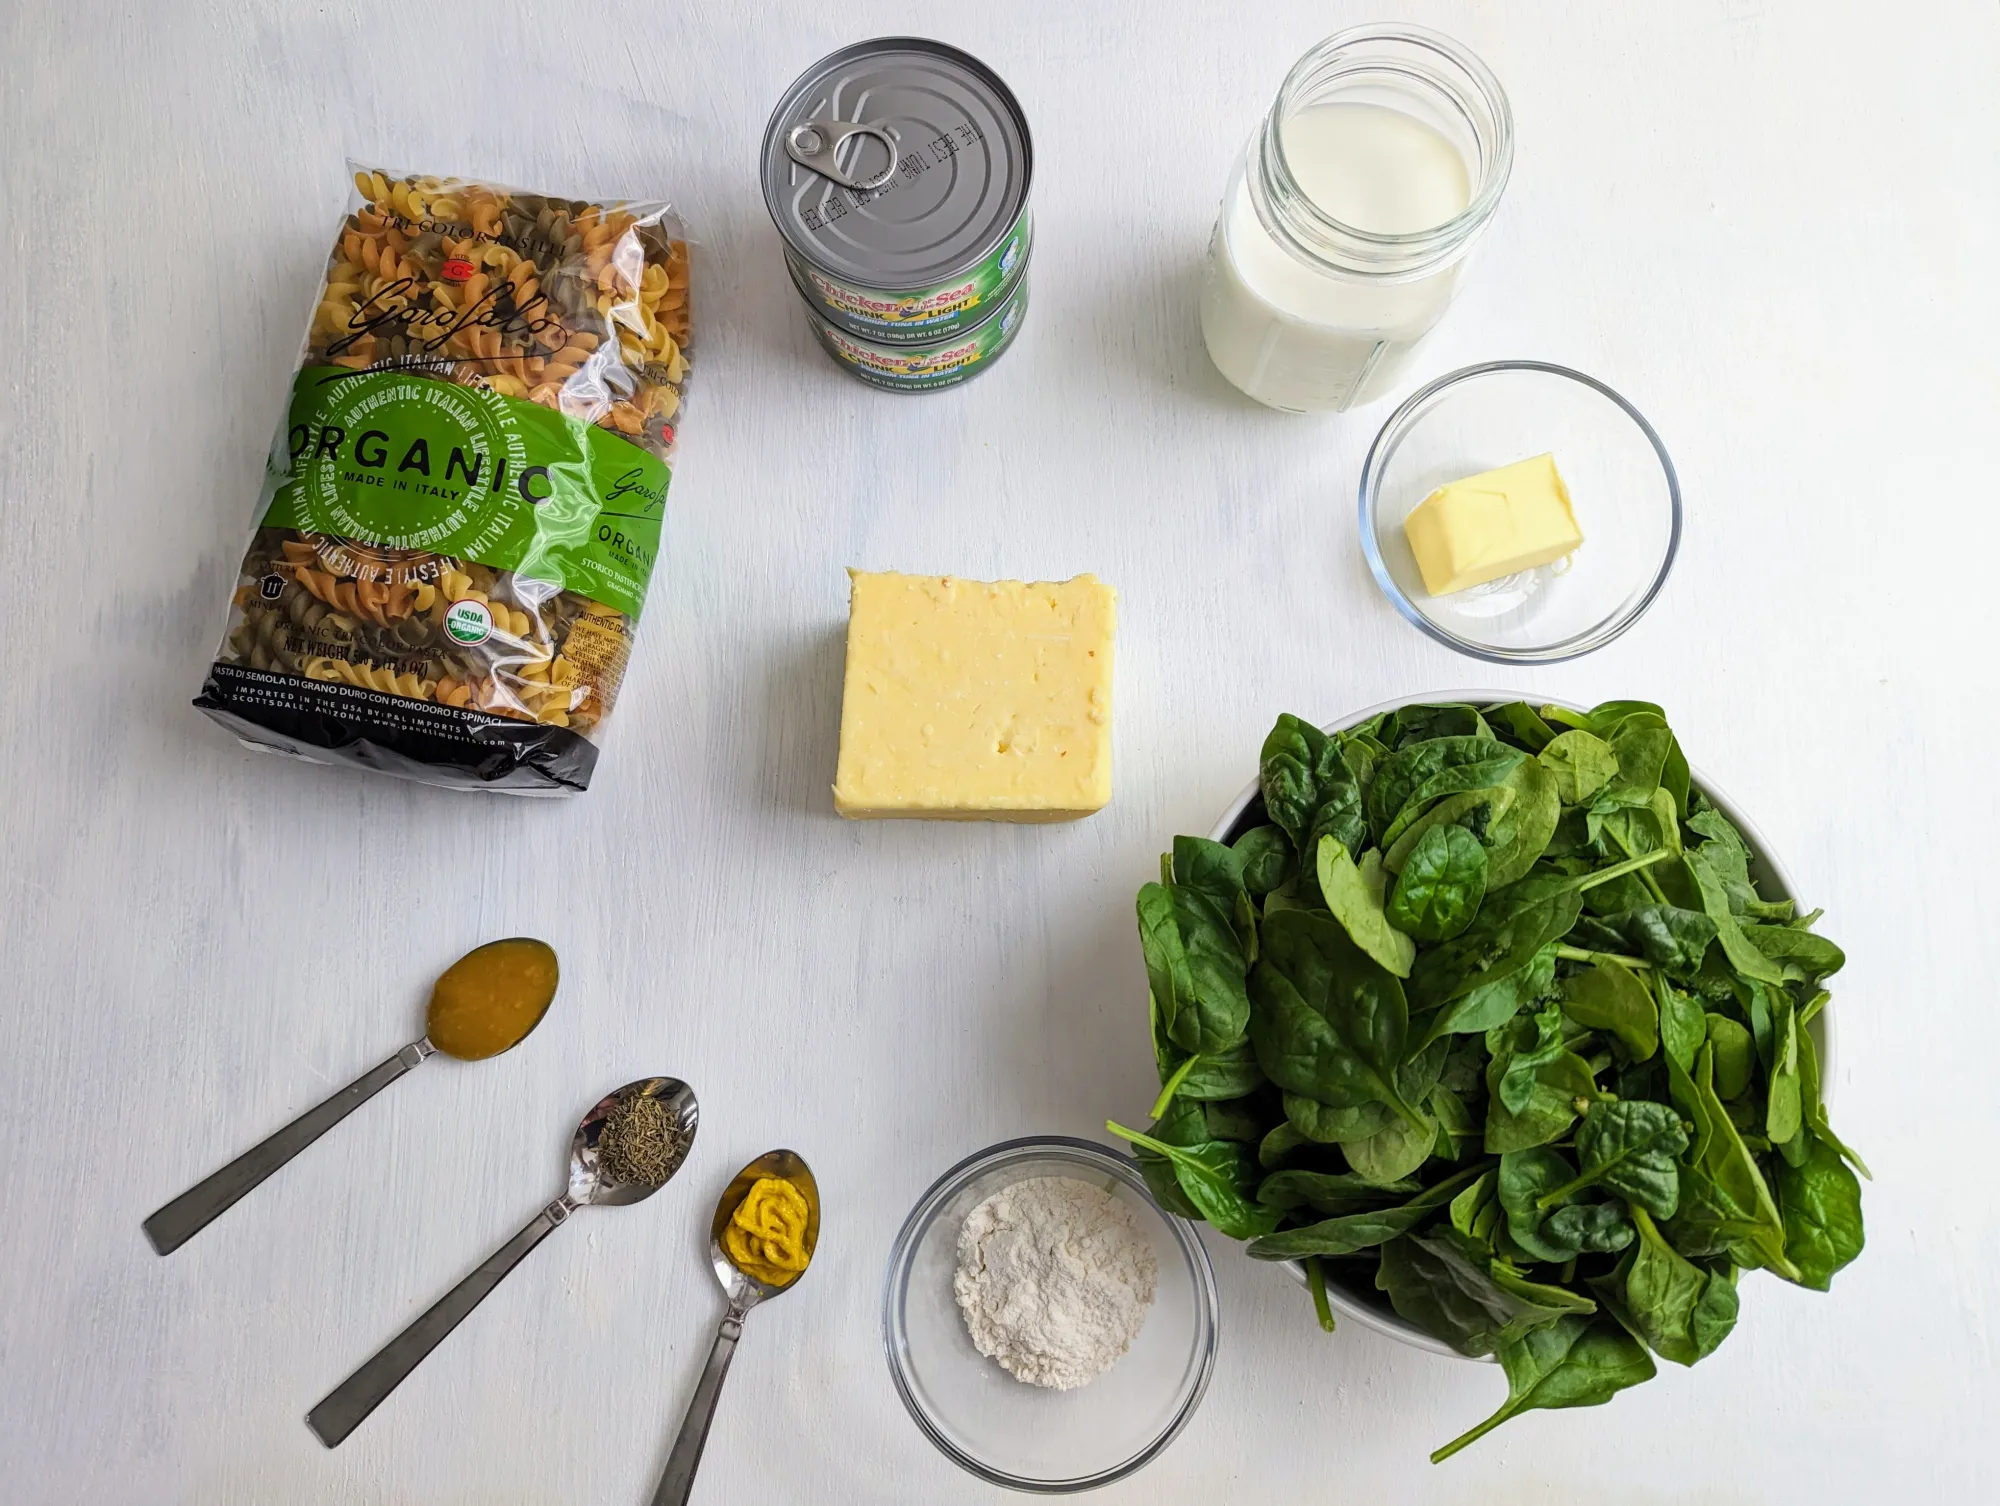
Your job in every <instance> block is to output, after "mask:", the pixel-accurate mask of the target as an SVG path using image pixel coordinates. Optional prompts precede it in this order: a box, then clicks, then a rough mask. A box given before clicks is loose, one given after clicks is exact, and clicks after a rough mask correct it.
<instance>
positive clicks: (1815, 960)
mask: <svg viewBox="0 0 2000 1506" xmlns="http://www.w3.org/2000/svg"><path fill="white" fill-rule="evenodd" d="M1743 934H1744V935H1745V936H1747V937H1748V938H1749V939H1750V944H1751V945H1752V946H1754V947H1756V948H1757V950H1758V951H1760V952H1762V953H1763V954H1764V955H1765V956H1766V957H1768V958H1770V959H1771V961H1773V962H1775V963H1777V964H1778V966H1779V967H1780V968H1782V969H1783V970H1784V971H1785V974H1786V976H1787V977H1791V975H1792V974H1793V973H1794V972H1796V974H1797V975H1798V976H1797V979H1796V980H1795V981H1798V982H1802V983H1809V984H1814V985H1817V984H1818V983H1819V982H1820V980H1821V979H1823V978H1828V977H1831V976H1832V975H1833V974H1835V973H1837V972H1839V971H1840V970H1841V969H1842V968H1843V967H1845V966H1847V954H1846V953H1845V952H1843V951H1841V949H1840V948H1839V947H1837V946H1835V945H1834V944H1833V943H1832V942H1830V941H1828V940H1827V939H1826V938H1825V937H1824V936H1819V935H1815V934H1814V933H1813V932H1811V931H1802V930H1800V929H1799V928H1798V927H1796V926H1765V925H1746V926H1744V927H1743Z"/></svg>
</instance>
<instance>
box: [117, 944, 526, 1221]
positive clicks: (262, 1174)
mask: <svg viewBox="0 0 2000 1506" xmlns="http://www.w3.org/2000/svg"><path fill="white" fill-rule="evenodd" d="M507 952H518V953H520V954H521V955H520V956H518V957H514V958H511V959H507V960H510V961H511V962H513V963H515V964H518V965H519V966H520V967H521V969H522V971H523V975H524V977H526V978H527V980H528V983H529V991H528V992H526V993H524V994H523V995H522V996H521V997H520V998H519V999H518V1000H516V1001H515V1008H514V1010H513V1011H512V1017H511V1018H510V1020H508V1021H507V1022H505V1028H504V1030H503V1031H502V1033H501V1034H499V1035H498V1036H492V1037H487V1038H485V1039H475V1038H473V1037H470V1036H468V1035H467V1034H466V1032H465V1028H464V1021H463V1019H462V1016H461V1006H462V1002H463V1001H462V999H461V998H460V994H459V988H458V985H459V984H460V983H461V982H462V980H464V979H466V978H467V977H469V976H471V975H472V974H474V973H476V972H477V971H478V970H479V969H480V968H481V967H482V966H486V965H490V964H491V963H493V962H495V961H498V960H502V959H503V958H504V956H505V954H506V953H507ZM556 978H557V970H556V954H555V951H554V949H553V948H551V947H550V946H549V944H548V943H547V942H546V941H536V940H534V939H533V938H532V937H528V936H511V937H509V938H508V939H507V940H505V941H489V942H487V943H486V945H485V946H480V947H474V948H473V949H472V950H471V951H469V952H467V953H466V954H465V955H464V956H463V957H461V958H459V959H458V961H456V962H454V963H453V964H452V965H451V966H450V967H448V968H446V969H445V970H444V972H443V973H442V974H440V975H439V977H438V980H437V982H436V983H435V984H433V985H432V987H431V1001H430V1007H429V1008H428V1009H426V1010H425V1012H424V1035H423V1038H422V1039H421V1040H415V1041H412V1042H410V1044H409V1045H407V1046H405V1047H404V1048H403V1049H402V1050H401V1051H398V1052H397V1053H396V1054H395V1055H394V1056H392V1057H390V1058H389V1059H388V1060H387V1061H385V1062H383V1063H382V1065H381V1066H379V1067H376V1068H375V1069H374V1070H372V1071H369V1072H364V1073H363V1074H362V1075H361V1076H359V1077H357V1078H356V1079H355V1080H354V1081H353V1082H351V1083H349V1084H348V1085H347V1086H346V1087H344V1088H342V1089H341V1090H340V1091H339V1092H338V1093H335V1094H334V1095H333V1096H332V1097H331V1098H329V1099H327V1100H326V1101H325V1102H323V1103H320V1104H317V1105H315V1106H314V1107H312V1108H309V1109H307V1110H306V1111H305V1112H304V1113H303V1114H301V1115H299V1117H298V1118H296V1119H294V1120H293V1121H292V1122H291V1123H290V1124H288V1125H286V1126H285V1127H284V1128H283V1129H281V1130H279V1131H278V1132H277V1133H276V1134H275V1135H273V1136H271V1137H270V1139H268V1140H266V1141H264V1142H263V1144H261V1145H258V1146H256V1147H255V1148H254V1149H251V1150H247V1151H245V1152H244V1153H243V1154H242V1155H240V1156H238V1157H237V1158H236V1159H235V1160H234V1161H231V1162H230V1163H229V1164H228V1165H227V1166H225V1167H223V1168H222V1170H220V1171H218V1172H215V1173H214V1174H212V1175H211V1176H209V1177H207V1178H206V1179H204V1180H202V1181H199V1182H197V1183H195V1184H194V1186H192V1187H190V1188H189V1189H188V1190H187V1191H186V1192H183V1193H182V1194H181V1195H180V1196H179V1197H177V1198H175V1199H174V1200H173V1201H172V1202H171V1203H168V1204H167V1205H166V1206H165V1207H164V1208H162V1209H160V1210H159V1212H157V1213H155V1214H154V1215H153V1216H152V1217H151V1218H149V1219H147V1220H146V1222H145V1224H144V1228H145V1230H146V1238H147V1239H148V1240H150V1241H152V1245H153V1249H154V1252H155V1253H157V1254H160V1255H171V1254H172V1253H173V1252H174V1251H175V1250H178V1249H179V1248H180V1247H181V1246H182V1245H184V1244H186V1243H187V1242H188V1241H189V1240H190V1239H192V1238H194V1237H195V1235H197V1234H199V1233H200V1232H201V1231H202V1230H203V1229H206V1228H207V1227H208V1226H209V1225H210V1224H211V1223H213V1222H214V1221H215V1220H216V1219H217V1218H218V1217H220V1216H221V1215H222V1214H223V1213H224V1212H226V1211H227V1210H228V1209H229V1208H231V1207H233V1206H234V1205H235V1204H236V1202H237V1200H238V1199H239V1198H241V1197H242V1196H243V1195H244V1194H245V1193H246V1192H248V1191H249V1190H250V1189H251V1188H252V1187H255V1186H256V1185H257V1184H258V1183H260V1182H262V1181H263V1180H264V1179H265V1178H266V1177H268V1176H270V1175H271V1173H272V1172H274V1171H276V1170H277V1169H278V1168H279V1167H280V1166H283V1165H284V1164H285V1163H286V1162H287V1161H289V1160H291V1159H292V1157H293V1156H296V1155H297V1154H298V1153H299V1152H300V1151H302V1150H304V1149H305V1148H306V1147H307V1146H308V1145H310V1144H312V1143H313V1141H315V1140H317V1139H318V1138H319V1137H320V1136H321V1135H323V1134H325V1133H326V1132H327V1131H328V1130H330V1129H332V1128H333V1127H334V1126H335V1125H336V1124H338V1123H340V1121H341V1120H343V1119H345V1118H346V1117H347V1116H348V1115H349V1114H351V1113H353V1112H354V1111H355V1110H356V1109H358V1108H360V1107H361V1105H362V1104H364V1103H366V1102H367V1101H368V1100H369V1099H371V1098H373V1097H374V1096H375V1095H376V1094H377V1093H379V1092H381V1091H382V1090H383V1089H384V1088H386V1087H388V1086H389V1084H390V1083H392V1082H394V1081H395V1080H396V1079H397V1078H399V1077H401V1076H402V1075H403V1074H404V1073H405V1072H407V1071H409V1070H410V1069H411V1068H412V1067H417V1066H421V1065H423V1063H424V1061H425V1060H426V1059H427V1058H429V1057H431V1056H433V1055H435V1054H437V1053H439V1052H442V1053H443V1054H444V1055H446V1056H451V1057H456V1058H457V1059H459V1060H460V1061H482V1060H484V1059H485V1058H486V1057H489V1056H498V1055H499V1054H500V1053H501V1052H502V1051H509V1050H512V1049H513V1048H514V1047H515V1046H518V1045H520V1044H521V1042H522V1041H524V1040H526V1039H527V1037H528V1033H529V1032H530V1031H531V1030H533V1029H534V1028H535V1027H536V1026H537V1025H539V1024H541V1022H542V1017H543V1016H544V1015H546V1014H547V1013H548V1012H549V1005H550V1003H551V1002H552V1001H553V1000H554V999H555V996H556ZM434 1036H443V1037H444V1040H443V1042H442V1043H440V1044H436V1045H434V1044H432V1038H433V1037H434Z"/></svg>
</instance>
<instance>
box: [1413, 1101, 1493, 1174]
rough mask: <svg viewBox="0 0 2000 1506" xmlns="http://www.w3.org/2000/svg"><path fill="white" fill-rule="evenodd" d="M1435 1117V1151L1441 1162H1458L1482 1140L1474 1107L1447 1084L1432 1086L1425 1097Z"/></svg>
mask: <svg viewBox="0 0 2000 1506" xmlns="http://www.w3.org/2000/svg"><path fill="white" fill-rule="evenodd" d="M1424 1107H1425V1108H1426V1109H1427V1110H1429V1112H1430V1116H1431V1118H1432V1119H1434V1120H1436V1121H1437V1139H1436V1142H1435V1146H1434V1148H1433V1150H1432V1151H1431V1154H1432V1155H1433V1156H1436V1157H1437V1158H1438V1159H1439V1160H1440V1161H1457V1160H1460V1159H1462V1158H1463V1157H1464V1155H1465V1154H1466V1152H1467V1151H1469V1150H1472V1149H1473V1148H1474V1147H1475V1146H1477V1144H1478V1143H1479V1139H1480V1136H1481V1133H1482V1131H1481V1128H1480V1123H1479V1120H1477V1119H1475V1118H1474V1117H1473V1115H1472V1110H1471V1109H1470V1108H1468V1107H1467V1106H1466V1103H1465V1100H1464V1099H1462V1098H1460V1097H1459V1096H1458V1094H1456V1093H1454V1092H1453V1091H1452V1090H1451V1089H1450V1088H1447V1087H1446V1086H1445V1085H1444V1084H1443V1083H1439V1084H1438V1085H1437V1086H1436V1087H1434V1088H1432V1089H1431V1096H1430V1097H1429V1098H1426V1099H1425V1100H1424Z"/></svg>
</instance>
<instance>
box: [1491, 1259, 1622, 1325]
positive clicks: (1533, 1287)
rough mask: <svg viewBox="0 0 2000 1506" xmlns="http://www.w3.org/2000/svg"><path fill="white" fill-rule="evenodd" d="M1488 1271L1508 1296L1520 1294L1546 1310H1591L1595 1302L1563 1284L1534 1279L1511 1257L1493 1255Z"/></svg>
mask: <svg viewBox="0 0 2000 1506" xmlns="http://www.w3.org/2000/svg"><path fill="white" fill-rule="evenodd" d="M1487 1274H1488V1275H1490V1276H1491V1277H1492V1278H1493V1284H1494V1285H1495V1286H1497V1287H1499V1288H1500V1290H1501V1291H1503V1292H1506V1293H1507V1294H1508V1295H1509V1296H1514V1297H1519V1298H1520V1299H1521V1300H1522V1301H1523V1302H1532V1303H1533V1304H1535V1305H1536V1306H1537V1307H1540V1308H1542V1309H1544V1310H1546V1311H1548V1312H1558V1313H1594V1312H1596V1311H1597V1303H1596V1301H1595V1300H1594V1299H1592V1298H1590V1297H1586V1296H1584V1295H1583V1293H1582V1292H1573V1291H1571V1290H1570V1289H1569V1288H1568V1287H1566V1286H1557V1285H1555V1284H1553V1283H1551V1282H1547V1281H1536V1280H1534V1279H1533V1278H1532V1277H1530V1276H1528V1275H1526V1274H1525V1273H1524V1272H1522V1270H1521V1269H1520V1268H1519V1267H1518V1266H1516V1265H1515V1264H1514V1263H1513V1262H1512V1261H1510V1260H1507V1259H1504V1258H1500V1259H1495V1260H1494V1261H1493V1263H1492V1264H1491V1265H1489V1266H1488V1267H1487Z"/></svg>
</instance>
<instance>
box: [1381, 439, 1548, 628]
mask: <svg viewBox="0 0 2000 1506" xmlns="http://www.w3.org/2000/svg"><path fill="white" fill-rule="evenodd" d="M1403 532H1404V533H1405V535H1407V536H1408V538H1409V540H1410V551H1411V553H1413V554H1415V555H1416V557H1417V568H1418V569H1419V570H1421V571H1422V572H1423V576H1424V589H1425V590H1426V591H1428V592H1430V594H1431V595H1433V596H1448V595H1450V594H1451V593H1452V592H1453V591H1463V590H1465V589H1467V588H1468V587H1470V586H1481V585H1484V584H1485V583H1486V582H1487V581H1489V580H1498V579H1500V578H1501V577H1502V576H1503V575H1512V574H1514V573H1515V572H1516V571H1520V570H1531V569H1533V568H1534V567H1535V566H1536V565H1547V564H1551V563H1553V562H1554V561H1556V560H1559V559H1561V558H1562V557H1563V556H1564V555H1566V554H1570V553H1572V552H1574V551H1575V549H1576V548H1577V546H1578V545H1580V544H1581V543H1582V542H1583V531H1582V530H1581V529H1579V528H1578V527H1577V526H1576V513H1575V512H1574V511H1572V510H1571V508H1570V502H1569V488H1568V487H1566V486H1564V485H1563V479H1562V477H1561V476H1560V475H1558V474H1557V473H1556V458H1555V456H1553V455H1537V456H1535V457H1534V458H1533V459H1532V460H1520V461H1516V462H1515V463H1514V464H1513V465H1503V466H1501V467H1500V468H1499V469H1498V470H1496V471H1484V472H1482V473H1481V474H1479V475H1477V476H1468V477H1466V478H1465V480H1463V481H1454V482H1452V483H1451V484H1450V485H1449V486H1441V487H1439V488H1438V489H1437V490H1436V491H1434V492H1432V493H1431V494H1430V495H1429V496H1428V497H1426V498H1424V500H1423V501H1421V502H1419V503H1418V504H1417V506H1416V508H1415V509H1414V510H1413V511H1412V512H1411V513H1410V515H1409V516H1408V517H1407V518H1405V519H1403Z"/></svg>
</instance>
